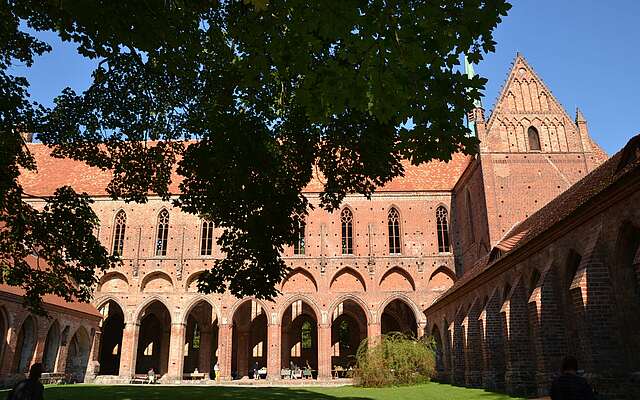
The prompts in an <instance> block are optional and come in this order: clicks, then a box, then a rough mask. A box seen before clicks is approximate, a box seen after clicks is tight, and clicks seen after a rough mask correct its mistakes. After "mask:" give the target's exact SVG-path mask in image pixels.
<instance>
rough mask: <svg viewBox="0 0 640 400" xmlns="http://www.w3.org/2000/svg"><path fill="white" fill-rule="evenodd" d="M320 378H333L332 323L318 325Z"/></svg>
mask: <svg viewBox="0 0 640 400" xmlns="http://www.w3.org/2000/svg"><path fill="white" fill-rule="evenodd" d="M318 379H331V325H320V324H319V325H318Z"/></svg>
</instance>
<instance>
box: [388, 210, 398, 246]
mask: <svg viewBox="0 0 640 400" xmlns="http://www.w3.org/2000/svg"><path fill="white" fill-rule="evenodd" d="M387 220H388V227H389V254H400V213H398V210H396V209H395V207H392V208H391V210H389V215H388V217H387Z"/></svg>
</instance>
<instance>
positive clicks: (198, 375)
mask: <svg viewBox="0 0 640 400" xmlns="http://www.w3.org/2000/svg"><path fill="white" fill-rule="evenodd" d="M206 377H207V374H206V373H205V372H191V373H186V374H182V379H184V380H191V381H199V380H204V379H205V378H206Z"/></svg>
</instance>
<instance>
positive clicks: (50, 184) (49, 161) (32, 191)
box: [20, 143, 472, 196]
mask: <svg viewBox="0 0 640 400" xmlns="http://www.w3.org/2000/svg"><path fill="white" fill-rule="evenodd" d="M28 146H29V151H30V152H31V154H32V155H33V157H34V159H35V161H36V165H37V171H35V172H31V171H23V173H22V174H21V175H20V183H21V184H22V186H23V188H24V191H25V193H27V194H29V195H32V196H47V195H50V194H52V193H53V192H54V191H55V190H56V189H57V188H59V187H60V186H64V185H69V186H71V187H73V188H74V189H75V190H76V192H86V193H88V194H90V195H93V196H106V195H107V193H106V191H105V188H106V187H107V185H108V184H109V182H110V180H111V172H110V171H103V170H101V169H99V168H96V167H90V166H88V165H86V164H85V163H84V162H81V161H75V160H72V159H68V158H54V157H52V156H51V151H50V149H49V148H48V147H47V146H45V145H43V144H38V143H30V144H28ZM471 160H472V157H471V156H466V155H464V154H461V153H457V154H453V155H452V159H451V161H449V162H442V161H431V162H428V163H423V164H421V165H419V166H415V165H411V164H410V163H409V162H403V166H404V167H405V173H404V176H401V177H397V178H395V179H394V180H392V181H391V182H389V183H388V184H386V185H385V186H384V187H381V188H378V191H380V192H401V191H447V190H451V189H453V186H454V185H455V184H456V182H457V181H458V178H459V177H460V176H461V175H462V173H463V172H464V170H465V168H466V167H467V165H469V163H470V162H471ZM180 181H181V177H180V176H179V175H178V174H177V173H175V171H174V174H173V176H172V179H171V185H170V187H169V190H170V192H171V193H179V187H178V185H179V183H180ZM322 182H323V180H322V178H321V177H317V176H316V177H315V178H314V179H313V180H312V181H311V182H310V183H309V185H308V186H307V187H306V188H305V192H307V193H319V192H321V191H322V189H323V183H322Z"/></svg>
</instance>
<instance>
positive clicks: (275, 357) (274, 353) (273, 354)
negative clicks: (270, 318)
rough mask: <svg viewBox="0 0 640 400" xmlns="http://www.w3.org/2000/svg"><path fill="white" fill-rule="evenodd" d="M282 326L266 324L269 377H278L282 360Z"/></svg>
mask: <svg viewBox="0 0 640 400" xmlns="http://www.w3.org/2000/svg"><path fill="white" fill-rule="evenodd" d="M281 334H282V327H281V326H280V325H269V326H267V343H268V344H269V346H268V347H267V349H266V351H267V374H268V376H269V378H271V379H278V378H280V368H281V367H282V361H281V358H280V355H281V354H280V341H281Z"/></svg>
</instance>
